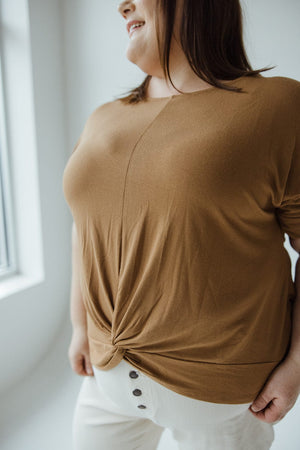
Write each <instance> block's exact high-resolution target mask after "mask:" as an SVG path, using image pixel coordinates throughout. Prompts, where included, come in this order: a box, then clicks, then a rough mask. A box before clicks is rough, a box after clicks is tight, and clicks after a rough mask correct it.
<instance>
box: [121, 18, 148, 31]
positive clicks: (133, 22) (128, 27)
mask: <svg viewBox="0 0 300 450" xmlns="http://www.w3.org/2000/svg"><path fill="white" fill-rule="evenodd" d="M139 23H142V24H143V25H145V21H144V20H131V21H130V22H128V23H127V26H126V28H127V32H128V34H131V33H132V32H133V31H135V30H136V29H138V28H141V27H138V28H134V29H133V30H132V32H130V27H131V26H132V25H134V24H139Z"/></svg>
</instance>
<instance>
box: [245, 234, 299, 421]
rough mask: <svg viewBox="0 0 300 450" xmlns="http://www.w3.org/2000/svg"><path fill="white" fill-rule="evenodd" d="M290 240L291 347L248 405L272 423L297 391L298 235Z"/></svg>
mask: <svg viewBox="0 0 300 450" xmlns="http://www.w3.org/2000/svg"><path fill="white" fill-rule="evenodd" d="M290 243H291V246H292V247H293V248H294V249H295V250H296V251H297V252H298V253H299V257H298V260H297V262H296V270H295V288H296V297H295V300H294V302H293V324H292V340H291V346H290V349H289V352H288V354H287V356H286V357H285V359H284V360H283V361H282V362H281V363H280V364H279V366H277V367H276V369H275V370H274V371H273V372H272V374H271V375H270V377H269V378H268V380H267V382H266V384H265V385H264V387H263V389H262V390H261V392H260V393H259V394H258V396H257V397H256V399H255V401H254V402H253V403H252V405H251V406H250V407H249V410H250V411H251V412H252V414H253V415H254V416H255V417H257V418H258V419H260V420H262V421H263V422H267V423H273V424H274V423H277V422H279V421H280V420H281V419H283V417H284V416H285V415H286V414H287V412H288V411H289V410H290V409H291V408H292V407H293V406H294V404H295V403H296V400H297V398H298V396H299V394H300V238H297V239H292V238H290Z"/></svg>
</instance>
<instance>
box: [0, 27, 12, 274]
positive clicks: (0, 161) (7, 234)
mask: <svg viewBox="0 0 300 450" xmlns="http://www.w3.org/2000/svg"><path fill="white" fill-rule="evenodd" d="M0 30H1V42H2V30H3V28H2V27H1V29H0ZM2 62H3V58H2V47H1V46H0V279H3V278H4V277H5V276H8V275H10V274H11V273H12V272H13V271H14V264H13V260H14V258H13V253H14V252H13V240H12V229H13V227H12V216H11V189H10V181H9V164H8V148H7V140H6V135H7V133H6V120H5V95H4V83H3V76H2V74H3V71H2V66H3V64H2Z"/></svg>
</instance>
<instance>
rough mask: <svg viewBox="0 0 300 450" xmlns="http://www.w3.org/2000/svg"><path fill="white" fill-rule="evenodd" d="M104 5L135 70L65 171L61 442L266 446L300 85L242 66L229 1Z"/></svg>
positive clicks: (295, 353) (235, 5) (289, 319)
mask: <svg viewBox="0 0 300 450" xmlns="http://www.w3.org/2000/svg"><path fill="white" fill-rule="evenodd" d="M174 6H175V8H174ZM118 10H119V12H120V13H121V15H122V16H123V17H124V19H125V20H126V26H127V31H128V33H129V45H128V48H127V58H128V59H129V60H130V61H131V62H133V63H134V64H136V65H138V66H139V67H140V69H141V70H142V71H143V72H145V73H146V74H147V76H146V78H145V80H144V82H143V83H142V84H141V85H140V86H139V87H138V88H136V89H133V90H132V91H131V92H130V93H129V95H127V96H126V97H124V98H119V99H116V100H114V101H111V102H108V103H105V104H103V105H101V106H100V107H98V108H97V109H96V110H95V111H94V112H93V113H92V114H91V115H90V117H89V118H88V120H87V122H86V125H85V127H84V129H83V131H82V133H81V136H80V138H79V140H78V142H77V145H76V146H75V148H74V152H73V154H72V156H71V158H70V160H69V161H68V164H67V167H66V169H65V172H64V193H65V196H66V199H67V201H68V204H69V206H70V209H71V212H72V215H73V218H74V225H73V277H72V292H71V320H72V324H73V336H72V341H71V344H70V348H69V358H70V362H71V366H72V368H73V370H74V371H75V372H76V373H77V374H80V375H94V376H88V377H86V378H84V380H83V384H82V387H81V390H80V393H79V396H78V399H77V403H76V409H75V414H74V421H73V440H74V448H75V449H77V450H83V449H89V450H93V449H95V450H96V449H100V448H101V449H107V450H114V449H119V448H122V449H125V450H133V449H143V450H148V449H149V450H150V449H155V448H157V444H158V442H159V439H160V437H161V434H162V432H163V430H164V429H165V428H169V429H170V430H171V431H172V433H173V436H174V439H175V440H176V441H177V442H178V444H179V448H180V449H184V450H187V449H192V450H198V449H202V450H203V449H207V450H215V449H218V450H219V449H222V450H223V449H225V450H226V449H228V450H245V449H255V450H265V449H269V448H270V446H271V444H272V442H273V440H274V430H273V425H274V424H275V423H277V422H278V421H279V420H281V419H282V418H283V417H284V415H285V414H286V413H287V412H288V411H289V410H290V409H291V408H292V406H293V405H294V404H295V402H296V399H297V397H298V395H299V392H300V326H299V324H300V307H299V304H300V302H299V301H298V299H297V295H296V294H297V291H299V292H300V287H299V283H300V281H299V279H300V276H299V264H298V265H297V271H296V272H297V273H296V278H295V283H293V280H292V278H291V262H290V259H289V256H288V253H287V252H286V250H285V248H284V245H283V243H284V233H287V234H288V236H289V238H290V242H291V245H292V246H293V248H294V249H295V250H296V251H298V252H300V180H299V179H300V177H299V174H300V127H299V120H298V119H299V110H300V83H299V82H298V81H297V80H293V79H290V78H286V77H270V78H265V77H263V76H262V75H261V74H260V72H262V71H264V70H269V69H261V70H252V69H251V66H250V64H249V62H248V61H247V58H246V55H245V50H244V47H243V43H242V24H241V9H240V5H239V2H238V0H228V1H226V2H218V1H213V0H204V1H202V2H198V1H196V0H180V1H179V0H177V1H174V0H157V1H156V0H135V1H124V2H122V3H121V4H120V5H119V8H118ZM133 25H135V26H133ZM75 150H76V151H75ZM297 275H298V276H297Z"/></svg>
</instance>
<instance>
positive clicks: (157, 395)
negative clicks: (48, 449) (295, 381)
mask: <svg viewBox="0 0 300 450" xmlns="http://www.w3.org/2000/svg"><path fill="white" fill-rule="evenodd" d="M93 369H94V376H86V377H84V379H83V383H82V386H81V389H80V392H79V395H78V398H77V401H76V406H75V411H74V417H73V429H72V432H73V450H120V449H122V450H155V449H156V448H157V445H158V443H159V440H160V437H161V434H162V432H163V431H164V429H165V428H168V429H170V430H171V432H172V435H173V437H174V439H175V440H176V441H177V443H178V448H179V449H180V450H200V449H201V450H269V449H270V447H271V445H272V442H273V440H274V429H273V425H272V424H268V423H265V422H262V421H260V420H259V419H257V418H255V417H254V416H253V415H252V414H251V412H250V411H249V410H248V408H249V406H250V404H251V403H246V404H245V403H244V404H239V405H235V404H233V405H230V404H228V405H227V404H226V405H225V404H218V403H210V402H205V401H200V400H196V399H193V398H190V397H186V396H184V395H181V394H178V393H177V392H174V391H172V390H170V389H168V388H166V387H164V386H163V385H161V384H159V383H157V382H156V381H154V380H153V379H152V378H150V377H148V375H146V374H144V373H142V372H141V371H140V370H137V369H136V368H135V367H133V366H132V365H131V364H130V363H129V362H128V361H126V360H124V359H122V360H121V362H120V363H119V364H118V365H117V366H116V367H114V368H113V369H110V370H108V371H103V370H100V369H97V368H96V367H94V366H93ZM139 405H142V406H139Z"/></svg>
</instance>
